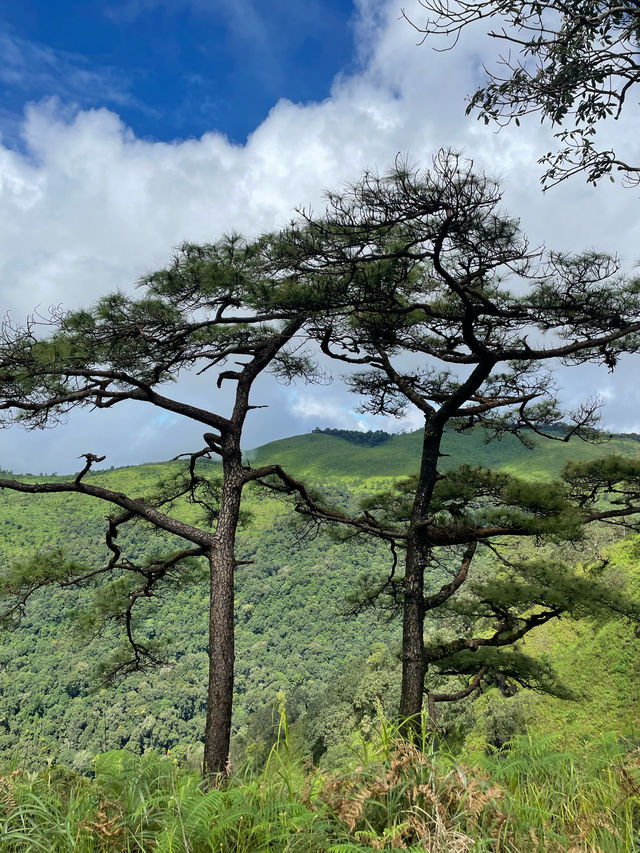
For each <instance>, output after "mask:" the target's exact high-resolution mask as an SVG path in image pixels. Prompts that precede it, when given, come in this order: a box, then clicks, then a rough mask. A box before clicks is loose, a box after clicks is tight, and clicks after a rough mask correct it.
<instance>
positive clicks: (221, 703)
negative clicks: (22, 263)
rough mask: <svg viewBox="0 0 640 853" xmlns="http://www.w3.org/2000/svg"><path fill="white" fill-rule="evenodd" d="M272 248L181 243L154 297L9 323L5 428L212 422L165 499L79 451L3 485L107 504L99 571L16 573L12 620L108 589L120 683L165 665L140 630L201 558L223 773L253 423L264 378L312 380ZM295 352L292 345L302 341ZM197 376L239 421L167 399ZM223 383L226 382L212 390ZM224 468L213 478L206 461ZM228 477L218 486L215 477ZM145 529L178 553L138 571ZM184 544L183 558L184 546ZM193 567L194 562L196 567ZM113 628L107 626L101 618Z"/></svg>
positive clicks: (32, 566) (69, 566) (1, 364)
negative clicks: (268, 268)
mask: <svg viewBox="0 0 640 853" xmlns="http://www.w3.org/2000/svg"><path fill="white" fill-rule="evenodd" d="M265 246H266V242H265V241H263V242H262V243H253V244H250V243H246V242H244V241H243V240H241V239H240V238H239V237H230V238H226V239H223V240H221V241H219V242H218V243H215V244H211V245H204V246H196V245H184V246H183V247H182V248H181V249H180V250H179V251H178V252H177V253H176V254H175V257H174V259H173V261H172V263H171V264H170V265H169V266H168V267H167V268H166V269H163V270H160V271H158V272H155V273H153V274H151V275H149V276H147V277H145V278H144V280H143V281H142V282H141V286H142V288H143V295H142V297H141V298H137V299H134V298H131V297H129V296H125V295H124V294H122V293H115V294H112V295H110V296H107V297H105V298H103V299H101V300H100V301H99V302H98V303H97V305H95V306H94V307H93V308H90V309H86V310H78V311H71V312H69V313H63V312H56V313H54V314H53V315H52V316H51V318H49V319H48V320H46V321H45V320H41V319H37V318H36V319H30V320H29V321H28V322H27V324H26V325H25V326H23V327H16V326H12V325H11V324H10V323H9V322H8V321H5V323H4V325H3V327H2V339H1V343H0V410H1V412H2V415H3V418H2V425H3V426H10V425H12V424H16V423H19V424H21V425H22V426H26V427H28V428H44V427H48V426H53V425H55V424H56V423H58V422H59V421H60V420H62V419H64V418H65V417H66V416H67V414H68V413H69V412H70V411H71V410H72V409H77V408H81V407H89V408H93V409H98V410H102V409H110V408H112V407H113V406H116V405H118V404H120V403H122V402H125V401H135V402H139V403H143V404H145V405H147V406H153V407H155V408H157V409H160V410H162V411H165V412H171V413H174V414H176V415H179V416H181V417H184V418H187V419H189V420H191V421H195V422H196V423H198V424H201V425H202V427H203V428H204V430H205V431H204V434H203V438H204V446H203V447H202V448H201V449H198V450H197V451H195V452H188V453H183V454H181V456H182V457H186V462H185V465H184V467H183V470H182V471H181V472H180V473H179V474H178V475H177V476H176V478H175V479H174V480H173V481H171V482H167V483H164V484H161V485H160V486H159V487H158V488H157V489H156V491H155V493H153V494H147V495H144V496H140V495H129V494H125V493H123V492H120V491H116V490H112V489H108V488H106V487H104V486H101V485H98V484H97V483H96V482H95V481H94V480H93V479H92V478H90V477H87V475H88V474H89V472H90V471H91V469H92V467H93V466H94V465H96V464H97V463H99V462H101V461H103V460H104V459H105V456H104V455H97V454H96V453H93V452H87V453H83V454H82V456H83V457H84V459H85V464H84V466H83V467H82V469H81V470H80V471H79V472H78V473H77V475H76V476H75V477H74V478H71V479H70V480H67V481H60V480H58V479H56V480H52V481H49V482H35V483H34V482H23V481H21V480H18V479H15V478H9V477H6V476H5V477H3V478H2V479H0V488H2V489H10V490H13V491H16V492H22V493H24V494H32V495H47V494H54V493H60V492H72V493H77V494H82V495H87V496H90V497H92V498H94V499H96V500H99V501H103V502H106V503H107V504H110V505H111V506H112V507H113V509H114V510H116V511H115V512H114V513H113V514H112V515H110V516H109V519H108V524H107V529H106V534H105V544H106V548H107V553H108V555H109V557H108V559H106V560H105V563H104V565H102V566H99V567H86V566H80V565H78V564H77V563H76V562H75V561H74V560H71V559H68V558H65V557H64V556H63V555H60V554H51V553H49V554H45V555H37V556H36V557H33V558H31V559H29V560H26V561H22V562H21V563H20V564H19V565H17V566H14V567H13V569H12V570H10V571H8V572H6V573H5V575H4V577H3V579H2V592H3V594H4V598H5V603H6V606H5V609H4V613H3V614H2V618H3V621H4V622H5V623H13V622H15V621H16V620H17V619H19V617H20V615H21V613H22V612H23V611H24V607H25V605H26V603H27V601H28V599H29V597H30V596H31V595H32V594H33V593H34V592H35V591H36V590H37V589H40V588H42V587H43V586H46V585H48V584H58V585H59V586H71V585H80V584H86V583H88V582H94V583H100V584H103V585H104V594H103V596H102V599H103V607H104V608H106V610H107V611H108V613H109V618H111V619H115V620H116V621H118V622H119V623H121V624H122V626H123V629H124V635H125V644H124V645H123V647H122V649H121V650H120V652H119V653H118V654H117V655H116V656H115V658H114V659H112V660H111V661H110V662H109V663H108V665H107V675H108V676H110V677H112V678H113V677H116V676H118V675H121V674H125V673H127V672H129V671H131V670H134V669H139V668H144V667H146V666H148V665H150V664H153V663H158V662H159V661H160V660H161V659H162V656H161V649H160V648H159V647H158V645H157V643H153V642H150V641H148V640H146V639H144V638H142V639H141V638H140V637H139V636H138V634H137V632H136V619H135V614H136V605H137V604H139V603H140V602H141V601H144V600H147V599H148V598H149V597H150V596H152V595H155V594H156V593H158V592H160V591H162V590H167V589H168V590H170V589H171V588H172V587H175V585H177V584H181V583H185V582H188V581H189V580H190V578H191V577H192V576H193V575H194V573H195V574H197V558H204V559H205V560H206V561H207V562H208V565H209V583H210V618H209V658H210V669H209V686H208V694H207V697H208V698H207V720H206V732H205V753H204V771H205V774H206V775H207V776H208V777H213V776H215V774H218V773H221V772H224V771H225V768H226V765H227V760H228V751H229V737H230V729H231V705H232V696H233V666H234V643H233V633H234V629H233V623H234V612H233V606H234V605H233V602H234V595H233V591H234V571H235V568H236V566H237V565H238V561H237V559H236V555H235V537H236V530H237V527H238V523H239V521H240V518H241V497H242V492H243V489H244V487H245V486H246V485H247V483H249V482H251V481H252V480H253V479H254V478H255V476H256V474H255V473H254V472H253V471H252V470H251V469H250V468H249V467H248V466H247V465H246V464H244V462H243V459H242V452H241V447H240V443H241V439H242V431H243V427H244V423H245V419H246V417H247V414H248V413H249V411H250V410H251V409H253V408H255V406H253V405H252V404H251V402H250V393H251V390H252V387H253V384H254V382H255V380H256V378H257V377H258V376H260V375H261V374H262V373H264V372H265V371H267V372H270V373H272V374H275V375H276V376H278V377H280V378H281V379H283V380H285V381H289V380H291V379H293V378H294V377H296V376H305V377H307V378H308V377H310V376H311V374H312V373H313V370H314V367H313V364H312V363H311V362H310V360H309V359H308V358H307V357H306V356H305V355H302V354H300V344H301V341H300V340H299V339H296V337H297V336H299V335H300V334H301V329H302V327H303V324H304V321H305V319H306V315H305V313H304V312H302V311H301V310H300V309H299V308H298V307H296V308H295V309H290V308H287V307H277V308H276V307H271V304H270V303H272V302H273V303H275V302H276V301H278V303H279V304H280V305H281V306H282V305H284V303H285V302H286V291H287V288H288V287H289V282H288V281H287V280H286V279H285V278H282V277H278V278H273V277H271V278H270V277H269V276H268V275H266V274H265V265H264V252H265ZM294 339H296V340H295V341H294ZM185 371H192V372H193V371H195V372H196V373H197V375H198V376H200V377H201V380H200V381H201V382H202V383H205V384H206V387H207V389H208V393H209V394H210V392H211V391H215V388H216V387H217V388H220V387H221V386H222V384H223V383H233V384H234V386H235V392H234V394H233V396H232V400H231V406H230V414H222V413H221V412H220V411H215V410H212V409H207V408H203V407H202V406H199V405H194V404H192V403H190V402H187V401H185V400H183V399H182V397H181V389H180V386H178V387H177V388H176V390H175V393H171V394H170V393H169V392H168V391H167V390H166V386H167V383H168V382H169V381H170V380H172V379H177V378H178V377H179V376H180V374H181V373H183V372H185ZM214 377H215V381H214ZM216 457H217V458H219V460H220V462H221V468H220V469H216V470H215V472H214V475H213V476H212V475H211V468H210V467H209V468H207V467H206V466H204V465H203V462H204V461H205V460H208V459H211V458H216ZM218 471H219V474H218ZM181 498H182V499H185V500H187V501H189V502H191V503H192V504H194V505H195V506H196V507H198V508H199V509H200V510H201V511H202V513H201V514H202V515H203V519H202V523H200V524H195V523H194V524H192V523H186V522H185V521H184V520H182V519H181V517H180V513H179V512H177V511H175V507H174V503H175V502H176V501H178V500H179V499H181ZM135 521H142V522H145V523H148V524H149V525H151V526H152V527H153V528H155V529H156V530H159V531H163V532H164V533H165V534H169V540H171V538H172V537H173V538H174V542H173V543H172V542H171V541H169V542H168V544H167V545H166V546H165V548H166V551H165V552H164V553H162V554H159V555H156V556H154V557H152V558H149V559H148V560H146V561H135V562H134V561H132V560H130V559H128V558H127V556H126V554H123V553H122V551H121V548H120V547H119V545H118V534H119V532H120V531H121V529H122V528H123V526H125V525H127V524H129V523H132V522H135ZM176 537H177V539H178V540H182V543H183V544H182V545H179V546H176V545H175V538H176ZM194 561H196V562H194ZM103 619H104V614H103Z"/></svg>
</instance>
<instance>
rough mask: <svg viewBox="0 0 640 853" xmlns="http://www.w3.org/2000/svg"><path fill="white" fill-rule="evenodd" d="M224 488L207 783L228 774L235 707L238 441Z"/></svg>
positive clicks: (212, 561) (226, 465)
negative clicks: (233, 708) (235, 572)
mask: <svg viewBox="0 0 640 853" xmlns="http://www.w3.org/2000/svg"><path fill="white" fill-rule="evenodd" d="M223 445H224V447H223V450H224V453H223V474H224V485H223V488H222V496H221V501H220V511H219V516H218V525H217V528H216V532H215V535H214V545H213V548H212V549H211V552H210V556H209V566H210V586H209V685H208V690H207V718H206V725H205V743H204V766H203V773H204V777H205V779H207V780H209V781H210V782H211V781H212V780H213V779H215V778H216V777H217V776H219V774H225V773H226V772H227V767H228V760H229V742H230V738H231V714H232V705H233V670H234V661H235V651H234V571H235V566H236V557H235V540H236V531H237V527H238V518H239V514H240V502H241V499H242V488H243V485H244V477H243V470H242V458H241V451H240V442H239V436H227V437H226V438H224V439H223Z"/></svg>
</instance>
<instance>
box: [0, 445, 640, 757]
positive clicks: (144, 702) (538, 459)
mask: <svg viewBox="0 0 640 853" xmlns="http://www.w3.org/2000/svg"><path fill="white" fill-rule="evenodd" d="M558 438H561V435H560V434H559V435H558ZM363 441H365V442H366V441H367V439H366V438H365V439H363V438H362V436H358V435H357V434H356V435H353V434H350V433H347V432H344V433H340V432H339V431H337V432H336V431H334V432H333V433H329V432H313V433H310V434H307V435H301V436H295V437H293V438H288V439H283V440H281V441H276V442H271V443H270V444H267V445H265V446H263V447H260V448H257V449H255V450H253V451H250V452H248V453H247V458H248V459H249V460H250V462H251V464H254V465H261V464H264V463H265V462H277V463H279V464H281V465H283V466H284V467H286V468H287V470H289V471H290V472H291V473H292V474H294V475H296V476H300V477H304V478H305V479H306V480H307V481H309V482H310V483H311V484H313V485H315V486H320V487H322V488H324V489H325V491H326V492H327V494H328V496H329V497H330V499H331V500H332V501H334V502H335V503H339V504H342V505H344V506H347V507H349V508H354V507H355V505H356V502H357V498H358V496H359V495H362V494H363V493H365V492H367V491H370V490H373V489H375V488H377V487H378V486H379V485H380V484H381V482H382V481H384V482H388V480H389V479H393V478H397V477H402V476H405V475H407V474H409V473H411V472H412V471H413V470H414V468H415V466H416V465H417V461H418V458H419V451H420V441H421V436H420V433H408V434H404V435H395V436H387V437H385V436H378V438H376V439H375V443H374V442H373V440H372V443H371V444H367V443H363ZM533 444H534V447H533V449H528V448H526V447H525V446H523V445H522V444H521V443H520V442H519V441H517V439H514V438H513V437H511V436H507V437H505V438H503V439H502V440H501V441H493V442H491V443H486V441H485V436H484V435H483V433H482V432H481V431H473V432H471V433H468V434H464V435H458V434H456V433H450V434H448V435H447V437H446V440H445V443H444V448H443V450H444V453H445V454H447V455H445V456H444V457H443V460H442V464H443V466H444V467H448V466H453V465H458V464H461V463H462V462H470V463H473V464H479V465H483V466H489V467H494V468H502V469H505V470H509V471H511V472H514V473H517V474H519V475H521V476H527V477H534V478H537V479H548V480H553V478H554V477H555V476H556V475H557V474H558V473H559V471H560V470H561V468H562V466H563V464H564V463H565V462H566V461H568V460H569V459H578V458H580V459H587V458H596V457H598V456H600V455H605V454H608V453H613V452H615V453H621V454H625V455H629V456H638V455H640V442H638V441H636V440H634V439H633V438H631V437H624V436H622V437H615V438H613V439H611V440H610V441H607V442H602V443H598V444H595V445H594V444H585V443H584V442H580V441H577V440H571V441H570V442H564V441H561V440H558V441H548V440H544V439H540V438H538V437H535V436H534V437H533ZM180 464H181V463H175V462H173V463H158V464H154V465H142V466H138V467H128V468H120V469H113V470H110V471H105V472H101V473H93V474H91V475H89V476H91V477H93V478H94V479H95V481H96V482H101V483H105V484H107V485H109V486H110V487H111V488H114V489H121V490H123V491H127V492H129V493H138V494H143V493H145V492H148V491H149V490H150V489H151V488H152V487H153V485H154V483H155V482H156V481H157V480H158V479H161V478H165V477H167V476H169V475H170V474H171V473H172V471H175V470H176V468H177V467H178V466H179V465H180ZM246 508H247V510H248V511H249V514H250V516H251V520H250V521H249V522H248V524H247V526H246V528H245V529H244V530H243V531H242V533H241V536H240V542H239V556H240V557H241V559H243V560H248V561H249V560H250V561H251V563H250V564H248V565H243V566H242V567H240V568H239V570H238V575H237V588H236V594H237V651H236V653H237V666H236V673H237V675H236V695H235V708H236V714H235V732H236V735H235V743H236V749H239V748H241V747H242V746H243V744H246V743H249V742H251V743H253V744H254V747H255V744H256V743H257V744H259V743H260V742H261V740H262V741H264V742H265V743H266V742H267V741H268V738H269V736H270V732H271V729H272V723H273V719H272V718H273V708H274V703H275V702H276V697H277V696H278V694H279V693H280V692H281V691H284V693H285V694H286V697H287V703H288V713H289V718H290V721H291V722H292V723H294V724H297V725H299V727H300V728H301V729H302V728H304V730H305V738H306V739H307V740H308V742H309V743H311V744H314V745H315V747H314V750H315V753H316V757H318V756H319V755H320V754H321V753H322V752H323V751H324V750H325V749H329V750H331V748H333V746H334V745H336V744H338V743H339V742H342V741H343V740H344V734H345V732H346V731H348V729H349V726H350V725H351V724H352V722H353V719H359V720H362V719H363V718H364V717H366V715H367V714H372V713H375V708H376V704H377V702H378V701H379V700H380V699H384V698H385V697H386V698H387V700H388V701H390V702H391V703H393V696H394V691H395V690H396V688H397V665H396V661H397V659H396V657H395V656H396V654H397V648H398V638H399V631H398V625H397V623H396V622H393V621H392V622H391V623H389V621H388V619H387V618H386V615H385V614H379V615H377V614H374V613H371V612H369V613H366V614H362V615H359V616H357V617H349V616H346V615H345V613H346V610H347V601H348V598H349V594H350V593H351V592H352V591H353V588H354V585H355V581H356V579H357V577H358V576H359V575H360V574H361V573H363V572H365V571H369V572H370V571H372V570H374V571H384V569H385V567H386V566H387V565H388V554H387V552H386V551H385V549H384V548H382V547H381V546H379V545H376V544H374V543H370V542H356V541H353V542H349V543H346V544H344V543H338V542H335V541H333V540H331V539H329V538H327V537H326V536H324V535H322V536H319V537H315V538H313V537H311V538H310V537H309V535H308V531H306V530H305V529H304V528H302V527H301V526H300V524H299V523H298V522H297V521H296V519H295V518H293V519H292V513H291V511H290V508H289V507H288V506H286V505H285V504H283V502H281V501H278V500H275V499H270V498H265V497H264V495H262V494H260V495H258V494H250V495H249V496H248V499H247V502H246ZM183 511H184V512H185V514H188V513H189V512H192V511H193V508H190V507H184V509H183ZM104 514H105V511H104V507H102V506H100V505H99V504H98V503H96V502H93V501H90V500H88V499H86V498H82V497H81V496H76V495H55V496H51V497H48V498H40V497H38V498H33V497H28V496H24V495H18V494H15V493H0V558H1V561H2V563H3V564H7V563H9V562H12V561H15V560H20V559H25V558H26V557H27V556H28V555H29V554H33V553H36V552H42V551H47V550H51V549H61V550H62V551H64V552H65V553H67V554H68V555H70V556H73V557H74V558H76V559H78V560H81V561H83V562H87V563H88V564H90V565H93V566H95V565H100V564H101V561H104V560H105V555H106V553H107V552H106V549H105V546H104V538H103V530H104ZM122 543H123V550H124V553H125V554H127V555H128V556H130V557H131V558H132V559H136V558H139V557H141V556H143V555H144V554H145V553H150V552H152V551H154V550H157V548H158V547H159V542H158V536H157V535H156V534H154V532H153V531H151V530H150V529H149V528H148V527H146V526H145V525H143V524H138V525H136V526H134V527H133V529H132V530H131V531H130V532H128V533H127V534H126V535H123V537H122ZM634 543H635V540H629V541H627V542H625V543H621V544H619V545H616V546H610V545H607V548H609V550H611V548H612V547H613V551H611V553H612V559H613V560H614V562H615V561H617V563H616V565H619V570H620V573H621V575H624V577H625V578H627V579H629V578H631V580H632V582H633V583H634V584H637V583H640V574H638V577H636V573H637V569H636V564H637V560H636V556H635V555H636V550H637V548H638V546H637V545H636V544H634ZM634 549H636V550H634ZM91 596H92V593H91V591H90V589H88V588H87V589H85V590H81V591H80V592H78V591H77V590H46V591H42V592H40V593H37V594H35V595H34V596H33V597H32V600H31V601H30V603H29V606H28V607H27V610H26V614H25V616H24V619H23V621H22V624H21V625H20V627H19V628H18V629H16V630H15V631H13V632H11V633H4V634H2V635H1V636H0V699H1V704H0V762H5V763H6V762H7V761H14V762H16V761H17V762H19V763H21V764H26V765H29V764H37V763H38V762H41V761H42V760H43V759H44V758H46V757H47V756H55V757H56V760H57V761H60V762H61V763H66V764H75V766H76V767H78V768H85V767H88V766H89V764H90V759H91V756H92V755H93V754H94V753H95V752H96V751H100V750H102V751H104V750H107V749H113V748H122V747H126V748H127V749H130V750H133V751H134V752H144V751H145V750H146V749H149V748H154V749H159V750H162V751H166V750H172V753H173V754H176V753H180V752H193V751H194V750H196V751H197V744H198V742H199V740H200V737H201V732H202V730H203V725H204V699H205V685H206V662H207V661H206V612H207V590H206V586H205V584H204V583H202V584H200V585H197V584H196V585H194V586H190V587H183V588H180V589H176V590H175V591H174V592H172V594H171V595H170V596H168V595H167V596H166V597H165V598H164V599H162V600H157V601H151V602H149V604H148V605H146V610H145V611H144V613H143V616H144V627H145V629H146V630H147V633H148V634H149V636H154V635H155V634H158V635H160V634H162V635H163V636H165V637H168V638H169V640H170V645H169V657H170V659H171V661H172V663H171V665H167V666H165V667H163V668H162V669H161V670H160V671H150V672H148V673H143V674H136V675H134V676H129V677H127V678H126V679H125V680H124V681H122V682H120V683H119V684H117V685H116V686H113V687H108V688H105V687H103V686H101V685H100V684H99V682H98V681H97V680H96V674H95V671H96V664H97V662H98V661H99V660H100V658H101V657H102V656H104V655H105V654H106V653H108V652H109V650H110V649H113V648H114V647H115V646H116V644H117V642H118V639H119V630H120V629H119V627H118V626H117V625H115V624H111V623H110V622H109V621H108V620H107V621H106V623H105V626H104V632H103V635H102V636H100V637H95V636H92V635H90V634H86V633H85V634H83V633H82V630H81V628H82V614H83V611H84V610H86V608H87V607H88V605H89V603H90V600H91ZM74 616H75V619H74ZM70 617H71V618H70ZM527 642H528V643H530V644H531V646H532V648H535V650H536V652H537V653H538V654H540V655H549V656H550V657H551V658H553V659H554V660H557V661H558V669H559V671H560V674H561V676H562V677H563V679H564V680H565V681H566V682H568V683H569V685H570V686H574V687H575V688H576V690H577V692H578V693H579V694H580V696H581V701H580V702H579V703H566V702H563V703H561V702H559V701H557V700H549V699H537V698H535V697H529V696H525V695H524V694H523V695H522V696H519V697H516V698H515V700H506V699H505V700H503V699H502V697H500V696H499V695H493V694H494V693H495V691H492V692H491V695H489V694H487V695H486V696H483V697H481V699H480V701H479V702H478V703H476V710H474V711H473V712H472V711H470V710H469V708H468V707H467V708H466V710H464V711H463V713H464V714H467V715H468V714H469V713H473V714H474V715H475V716H474V723H473V725H472V728H473V731H474V737H476V738H477V739H479V740H482V738H485V739H489V740H491V739H492V738H493V739H494V740H495V739H496V738H497V737H498V738H499V736H501V735H499V734H496V732H495V730H496V729H499V730H500V732H502V733H504V732H508V731H509V730H511V729H513V728H514V726H517V725H519V724H520V722H519V721H520V717H523V716H524V717H526V719H527V721H528V722H530V723H531V724H533V725H534V726H536V725H537V726H538V727H540V728H541V729H543V730H552V729H554V728H556V727H558V726H559V725H560V724H562V727H563V731H565V732H566V733H569V734H570V735H571V736H572V737H573V736H575V737H578V738H579V737H581V736H582V735H583V734H586V733H594V732H595V731H597V729H598V728H603V727H604V728H605V729H615V728H619V729H624V730H625V731H631V730H632V729H633V727H634V726H636V727H637V726H638V725H640V714H639V713H638V711H637V708H638V707H639V706H638V704H637V701H636V700H637V698H640V697H639V696H638V694H639V692H640V673H638V672H637V663H636V662H637V661H638V660H640V655H639V654H638V652H640V641H638V640H637V638H636V637H635V634H634V630H633V628H632V627H630V626H627V625H624V624H622V623H619V624H618V623H616V624H610V625H607V626H601V627H599V626H597V625H596V626H593V625H586V624H572V623H566V624H565V623H561V624H559V625H554V626H549V627H548V628H547V629H546V630H545V631H544V632H541V633H540V634H539V635H534V636H533V637H532V638H531V639H530V640H527ZM509 703H510V704H509ZM456 713H459V709H458V710H456Z"/></svg>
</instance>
